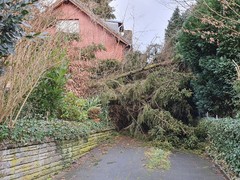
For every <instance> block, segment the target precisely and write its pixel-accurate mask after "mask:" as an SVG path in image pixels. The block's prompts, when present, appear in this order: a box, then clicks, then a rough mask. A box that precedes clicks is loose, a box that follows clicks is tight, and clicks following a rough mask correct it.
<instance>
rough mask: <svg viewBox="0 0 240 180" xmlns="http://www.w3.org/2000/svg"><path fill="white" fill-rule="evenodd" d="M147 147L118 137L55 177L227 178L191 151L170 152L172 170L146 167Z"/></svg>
mask: <svg viewBox="0 0 240 180" xmlns="http://www.w3.org/2000/svg"><path fill="white" fill-rule="evenodd" d="M146 150H147V147H144V146H143V145H142V144H141V143H138V142H136V141H135V140H134V139H131V138H128V137H118V138H117V139H116V140H115V142H114V143H112V145H111V146H109V144H105V145H102V146H100V147H98V148H96V149H94V150H93V151H91V152H90V153H89V154H88V155H87V156H85V157H83V158H81V159H80V160H79V161H77V162H75V163H74V164H73V166H72V167H71V168H70V169H68V170H67V171H65V172H62V173H61V174H59V175H58V176H56V177H55V178H54V179H55V180H224V179H225V178H224V176H223V175H222V174H221V173H220V171H219V170H218V169H217V168H216V167H215V166H214V164H213V163H212V162H210V161H209V160H207V159H205V158H203V157H200V156H197V155H194V154H189V153H183V152H175V153H172V155H171V156H170V162H171V168H170V169H169V170H166V171H163V170H159V169H158V170H149V169H147V168H146V166H145V164H146V157H145V155H144V152H145V151H146Z"/></svg>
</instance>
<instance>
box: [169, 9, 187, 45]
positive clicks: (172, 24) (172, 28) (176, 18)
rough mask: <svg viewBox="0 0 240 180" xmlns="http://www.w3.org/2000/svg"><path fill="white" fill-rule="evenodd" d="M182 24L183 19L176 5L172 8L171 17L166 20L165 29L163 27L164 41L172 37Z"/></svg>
mask: <svg viewBox="0 0 240 180" xmlns="http://www.w3.org/2000/svg"><path fill="white" fill-rule="evenodd" d="M182 24H183V19H182V16H181V13H180V10H179V8H178V7H177V8H176V9H175V10H174V12H173V14H172V17H171V19H170V20H169V21H168V26H167V29H165V41H168V40H170V39H171V38H173V37H174V36H175V35H176V34H177V31H179V30H180V29H181V27H182Z"/></svg>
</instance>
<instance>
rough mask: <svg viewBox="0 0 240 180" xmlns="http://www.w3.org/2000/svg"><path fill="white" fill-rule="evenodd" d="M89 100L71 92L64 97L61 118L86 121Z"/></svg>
mask: <svg viewBox="0 0 240 180" xmlns="http://www.w3.org/2000/svg"><path fill="white" fill-rule="evenodd" d="M86 104H87V101H86V100H85V99H82V98H78V97H77V96H76V95H75V94H74V93H72V92H69V93H66V95H65V96H64V98H63V103H62V106H61V107H60V111H61V115H60V118H62V119H65V120H71V121H84V120H87V119H88V115H87V107H86Z"/></svg>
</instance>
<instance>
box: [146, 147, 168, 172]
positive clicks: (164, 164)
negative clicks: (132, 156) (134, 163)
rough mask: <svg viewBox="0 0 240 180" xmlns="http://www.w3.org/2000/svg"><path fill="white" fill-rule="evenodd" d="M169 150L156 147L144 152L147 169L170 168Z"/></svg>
mask: <svg viewBox="0 0 240 180" xmlns="http://www.w3.org/2000/svg"><path fill="white" fill-rule="evenodd" d="M170 154H171V153H170V151H164V150H162V149H158V148H151V149H149V150H148V151H146V152H145V155H146V157H147V164H146V166H147V168H149V169H157V168H160V169H162V170H169V169H170V165H171V164H170V161H169V156H170Z"/></svg>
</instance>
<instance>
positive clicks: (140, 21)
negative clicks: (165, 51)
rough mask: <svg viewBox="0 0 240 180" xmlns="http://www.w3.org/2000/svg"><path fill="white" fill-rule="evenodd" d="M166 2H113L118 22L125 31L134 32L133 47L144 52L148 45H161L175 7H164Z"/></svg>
mask: <svg viewBox="0 0 240 180" xmlns="http://www.w3.org/2000/svg"><path fill="white" fill-rule="evenodd" d="M167 1H168V0H113V1H112V3H111V6H113V7H114V9H115V15H116V17H117V19H118V20H120V21H123V22H124V26H125V29H131V30H133V32H134V38H133V41H134V47H135V48H137V49H139V50H144V49H145V48H146V46H147V45H149V44H150V43H158V44H161V43H162V42H163V41H164V32H165V28H166V27H167V24H168V20H169V19H170V18H171V16H172V13H173V10H174V8H175V7H176V5H173V4H171V5H170V6H166V5H164V4H166V2H167Z"/></svg>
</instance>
